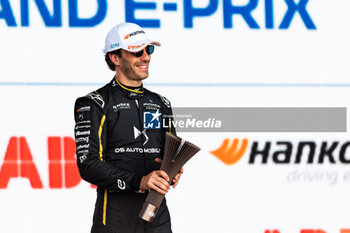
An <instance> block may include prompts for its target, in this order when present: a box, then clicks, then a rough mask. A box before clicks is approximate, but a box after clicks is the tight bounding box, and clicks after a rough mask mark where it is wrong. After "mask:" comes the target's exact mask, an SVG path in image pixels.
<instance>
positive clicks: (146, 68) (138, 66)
mask: <svg viewBox="0 0 350 233" xmlns="http://www.w3.org/2000/svg"><path fill="white" fill-rule="evenodd" d="M136 67H137V68H139V69H140V70H148V65H145V64H142V65H136Z"/></svg>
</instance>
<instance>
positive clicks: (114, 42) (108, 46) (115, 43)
mask: <svg viewBox="0 0 350 233" xmlns="http://www.w3.org/2000/svg"><path fill="white" fill-rule="evenodd" d="M149 44H152V45H156V46H160V43H159V42H157V41H154V40H151V39H149V38H148V37H147V35H146V33H145V31H144V30H143V29H142V28H141V27H140V26H139V25H137V24H134V23H121V24H118V25H117V26H115V27H114V28H112V29H111V30H110V31H109V32H108V34H107V36H106V43H105V48H104V50H103V52H104V53H108V52H111V51H115V50H118V49H124V50H127V51H129V52H133V53H134V52H138V51H141V50H142V49H143V48H145V47H146V46H147V45H149Z"/></svg>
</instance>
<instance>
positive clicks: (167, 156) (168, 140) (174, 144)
mask: <svg viewBox="0 0 350 233" xmlns="http://www.w3.org/2000/svg"><path fill="white" fill-rule="evenodd" d="M199 150H200V148H199V147H198V146H196V145H194V144H192V143H190V142H187V141H185V140H183V139H181V138H179V137H177V136H175V135H172V134H171V133H168V132H167V133H166V135H165V150H164V158H163V161H162V165H161V167H160V169H161V170H163V171H165V172H166V173H167V174H168V176H169V184H170V183H171V182H172V180H173V179H174V177H175V175H176V174H177V173H178V172H179V171H180V169H181V168H182V167H183V165H184V164H185V163H186V162H187V161H188V160H190V158H192V156H194V155H195V154H196V153H197V152H198V151H199ZM164 196H165V195H163V194H160V193H158V192H157V191H155V190H153V189H151V190H150V192H149V193H148V196H147V198H146V200H145V203H144V204H143V207H142V209H141V212H140V214H139V216H140V217H141V218H142V219H143V220H146V221H147V222H151V221H152V220H153V219H154V218H155V216H156V214H157V210H158V208H159V206H160V204H161V203H162V201H163V199H164Z"/></svg>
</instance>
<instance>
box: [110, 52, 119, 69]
mask: <svg viewBox="0 0 350 233" xmlns="http://www.w3.org/2000/svg"><path fill="white" fill-rule="evenodd" d="M109 59H110V60H111V61H112V62H113V63H114V65H116V66H119V65H120V61H119V56H118V55H117V54H113V53H110V54H109Z"/></svg>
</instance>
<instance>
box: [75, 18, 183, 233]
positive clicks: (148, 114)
mask: <svg viewBox="0 0 350 233" xmlns="http://www.w3.org/2000/svg"><path fill="white" fill-rule="evenodd" d="M155 46H160V43H159V42H156V41H153V40H150V39H149V38H148V37H147V35H146V33H145V32H144V30H143V29H142V28H141V27H139V26H138V25H136V24H133V23H123V24H119V25H117V26H115V27H114V28H112V30H111V31H110V32H109V33H108V34H107V37H106V42H105V49H104V53H105V60H106V63H107V65H108V67H109V68H110V69H111V70H112V71H115V76H114V77H113V79H112V80H111V82H110V83H108V84H107V85H105V86H104V87H102V88H100V89H98V90H96V91H94V92H91V93H89V94H88V95H86V96H84V97H80V98H78V99H77V101H76V103H75V109H74V112H75V122H76V125H75V138H76V147H77V152H76V154H77V163H78V168H79V172H80V175H81V177H82V178H83V179H84V180H86V181H88V182H90V183H92V184H94V185H96V186H97V200H96V204H95V212H94V217H93V226H92V229H91V232H93V233H101V232H105V233H107V232H123V233H128V232H130V233H135V232H148V233H167V232H171V223H170V215H169V211H168V208H167V206H166V202H165V199H164V201H163V203H162V204H161V206H160V208H159V210H158V214H157V216H156V218H155V219H154V221H153V222H145V221H144V220H142V219H141V218H139V217H138V214H139V212H140V210H141V208H142V205H143V203H144V201H145V199H146V196H147V193H148V190H150V189H154V190H156V191H157V192H159V193H161V194H166V193H167V192H168V191H169V189H170V185H169V183H170V181H169V177H168V175H167V174H166V173H165V172H164V171H162V170H159V168H160V163H161V161H162V158H163V153H164V143H165V132H166V131H171V132H172V133H174V134H175V129H174V128H167V129H165V128H163V127H162V124H161V122H162V121H171V119H165V118H162V116H163V115H165V116H171V115H172V110H171V106H170V102H169V101H168V100H167V99H166V98H165V97H163V96H161V95H158V94H156V93H153V92H151V91H149V90H147V89H145V88H144V87H143V84H142V80H144V79H146V78H147V77H148V76H149V73H148V68H149V64H150V61H151V54H152V53H153V52H154V48H155ZM181 173H182V170H181V172H179V174H177V175H176V177H175V178H174V180H172V181H171V182H172V183H173V187H176V185H177V184H178V182H179V178H180V176H181Z"/></svg>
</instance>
